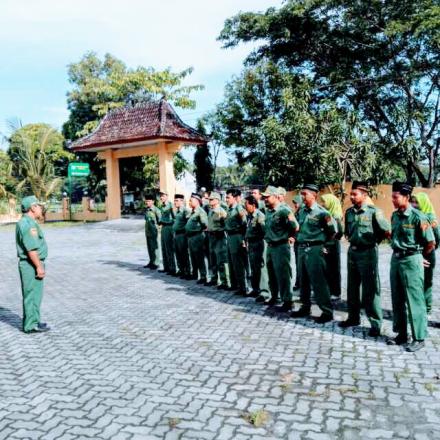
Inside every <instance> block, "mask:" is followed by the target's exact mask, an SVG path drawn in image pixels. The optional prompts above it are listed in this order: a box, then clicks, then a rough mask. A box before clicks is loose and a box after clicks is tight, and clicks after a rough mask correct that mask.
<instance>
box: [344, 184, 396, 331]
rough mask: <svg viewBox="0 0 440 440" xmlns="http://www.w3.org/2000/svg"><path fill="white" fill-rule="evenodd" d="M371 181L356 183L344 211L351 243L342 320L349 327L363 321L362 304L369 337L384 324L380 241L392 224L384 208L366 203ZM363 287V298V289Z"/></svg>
mask: <svg viewBox="0 0 440 440" xmlns="http://www.w3.org/2000/svg"><path fill="white" fill-rule="evenodd" d="M367 197H368V183H367V182H357V181H355V182H353V185H352V188H351V192H350V200H351V203H352V204H353V206H352V207H351V208H349V209H347V211H346V213H345V228H344V229H345V236H346V237H347V240H348V241H349V242H350V247H349V249H348V255H347V303H348V318H347V319H346V320H345V321H342V322H340V323H339V327H342V328H346V327H351V326H357V325H359V324H360V311H361V307H363V308H364V309H365V313H366V315H367V317H368V320H369V321H370V325H371V329H370V332H369V333H368V335H369V336H373V337H376V336H379V335H380V329H381V325H382V308H381V305H380V280H379V268H378V261H379V258H378V257H379V250H378V243H380V242H381V241H382V240H383V239H384V238H387V237H388V238H389V237H390V235H391V227H390V224H389V223H388V221H387V220H386V219H385V217H384V215H383V213H382V211H381V210H380V209H379V208H376V207H374V206H369V205H367ZM361 286H362V300H361V294H360V288H361Z"/></svg>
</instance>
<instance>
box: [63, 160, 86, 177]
mask: <svg viewBox="0 0 440 440" xmlns="http://www.w3.org/2000/svg"><path fill="white" fill-rule="evenodd" d="M89 174H90V165H89V164H88V163H83V162H71V163H69V170H68V176H69V177H87V176H88V175H89Z"/></svg>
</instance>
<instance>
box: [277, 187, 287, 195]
mask: <svg viewBox="0 0 440 440" xmlns="http://www.w3.org/2000/svg"><path fill="white" fill-rule="evenodd" d="M277 190H278V195H279V196H285V195H286V194H287V191H286V189H285V188H283V187H282V186H279V187H278V188H277Z"/></svg>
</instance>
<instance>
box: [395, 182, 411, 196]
mask: <svg viewBox="0 0 440 440" xmlns="http://www.w3.org/2000/svg"><path fill="white" fill-rule="evenodd" d="M412 190H413V187H412V185H410V184H409V183H406V182H394V183H393V192H398V193H400V194H402V196H410V195H411V193H412Z"/></svg>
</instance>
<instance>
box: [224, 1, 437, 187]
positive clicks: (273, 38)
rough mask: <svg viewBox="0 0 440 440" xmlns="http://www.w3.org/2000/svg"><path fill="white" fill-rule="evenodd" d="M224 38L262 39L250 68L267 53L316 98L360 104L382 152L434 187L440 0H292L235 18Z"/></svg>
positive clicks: (234, 41)
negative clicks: (305, 83) (307, 83)
mask: <svg viewBox="0 0 440 440" xmlns="http://www.w3.org/2000/svg"><path fill="white" fill-rule="evenodd" d="M219 39H220V41H222V42H223V44H224V47H234V46H236V45H238V44H241V43H243V42H249V41H254V42H258V43H260V44H259V46H258V47H257V48H256V49H255V50H254V51H253V52H252V53H251V54H250V55H249V57H248V58H247V61H246V63H247V65H248V66H256V65H258V64H259V63H260V62H262V61H263V60H270V61H271V62H273V63H274V64H276V65H277V66H278V67H279V68H280V69H281V70H283V71H287V72H289V73H293V74H296V75H299V76H300V77H302V78H307V79H308V80H309V81H310V83H311V84H312V86H313V87H312V91H311V94H312V100H313V101H314V102H316V103H319V102H322V101H323V100H327V101H328V100H332V101H333V102H335V103H337V105H338V107H339V108H345V109H347V111H350V112H354V113H355V114H356V115H357V118H358V120H359V121H361V122H362V124H364V125H365V128H366V129H368V130H371V131H372V132H374V133H375V135H376V136H377V138H378V147H380V149H381V153H382V154H383V156H384V157H387V158H388V159H389V160H391V161H393V162H394V163H395V164H398V165H399V166H400V167H401V168H402V169H403V170H404V171H405V173H406V177H407V178H408V179H409V180H413V181H414V180H415V177H417V179H418V180H419V181H420V183H421V184H422V185H424V186H432V184H433V183H434V181H435V180H436V172H437V166H438V163H437V162H438V155H439V148H440V140H439V123H440V106H439V103H440V81H439V75H440V57H439V55H440V53H439V47H440V6H439V5H438V1H436V0H390V1H387V2H384V1H381V0H373V1H368V2H367V1H359V0H287V1H286V2H285V3H284V5H283V6H282V7H281V8H279V9H276V8H270V9H268V10H267V11H266V12H263V13H253V12H242V13H239V14H238V15H236V16H234V17H231V18H230V19H228V20H227V21H226V22H225V26H224V28H223V30H222V32H221V34H220V36H219ZM425 164H427V166H424V165H425ZM425 170H426V171H425Z"/></svg>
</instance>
